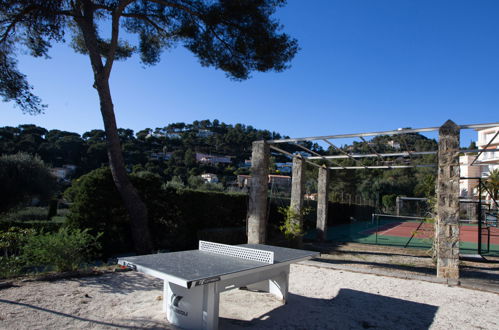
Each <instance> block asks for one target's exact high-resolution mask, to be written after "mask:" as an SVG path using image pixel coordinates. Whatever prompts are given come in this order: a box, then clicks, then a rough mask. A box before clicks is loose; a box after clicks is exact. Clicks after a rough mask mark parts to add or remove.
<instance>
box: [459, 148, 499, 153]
mask: <svg viewBox="0 0 499 330" xmlns="http://www.w3.org/2000/svg"><path fill="white" fill-rule="evenodd" d="M480 151H481V152H494V151H499V149H497V148H496V149H465V150H459V152H463V153H466V152H480Z"/></svg>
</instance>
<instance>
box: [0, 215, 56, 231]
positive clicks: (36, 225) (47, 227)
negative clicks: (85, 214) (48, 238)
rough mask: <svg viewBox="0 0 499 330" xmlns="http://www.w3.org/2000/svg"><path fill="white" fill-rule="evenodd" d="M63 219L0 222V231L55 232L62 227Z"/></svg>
mask: <svg viewBox="0 0 499 330" xmlns="http://www.w3.org/2000/svg"><path fill="white" fill-rule="evenodd" d="M64 222H65V219H62V218H59V219H56V217H54V219H52V221H46V220H44V221H0V231H6V230H8V229H9V228H11V227H18V228H22V229H33V230H35V231H36V232H40V231H43V232H56V231H58V230H59V228H61V227H63V226H64Z"/></svg>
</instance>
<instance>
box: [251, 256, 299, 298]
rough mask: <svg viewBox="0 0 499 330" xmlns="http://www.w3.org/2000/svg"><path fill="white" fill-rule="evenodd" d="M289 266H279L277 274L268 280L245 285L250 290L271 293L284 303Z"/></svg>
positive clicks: (286, 293) (286, 295) (286, 294)
mask: <svg viewBox="0 0 499 330" xmlns="http://www.w3.org/2000/svg"><path fill="white" fill-rule="evenodd" d="M289 269H290V267H289V265H284V266H281V267H280V268H279V270H278V273H277V274H274V276H272V277H270V278H269V279H268V280H264V281H260V282H256V283H252V284H249V285H246V287H247V288H248V289H250V290H257V291H264V292H269V293H272V294H273V295H274V296H276V297H277V298H278V299H280V300H282V302H283V303H286V299H287V298H288V283H289Z"/></svg>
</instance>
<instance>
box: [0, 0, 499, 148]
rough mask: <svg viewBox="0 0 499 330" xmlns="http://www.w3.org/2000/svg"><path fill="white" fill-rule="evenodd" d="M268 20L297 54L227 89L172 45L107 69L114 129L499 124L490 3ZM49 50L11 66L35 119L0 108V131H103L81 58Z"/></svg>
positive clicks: (321, 9) (392, 3) (463, 1)
mask: <svg viewBox="0 0 499 330" xmlns="http://www.w3.org/2000/svg"><path fill="white" fill-rule="evenodd" d="M276 16H277V17H278V18H279V19H280V21H281V23H282V24H283V25H284V31H285V32H287V33H288V34H290V35H292V36H293V37H295V38H297V39H298V41H299V44H300V47H301V50H300V52H299V53H298V54H297V56H296V57H295V59H294V60H293V62H292V63H291V65H292V67H291V68H290V69H289V70H287V71H285V72H282V73H255V74H253V77H252V79H250V80H247V81H244V82H234V81H231V80H229V79H227V78H226V77H225V74H224V73H223V72H221V71H217V70H215V69H213V68H203V67H201V66H200V65H199V63H198V61H197V59H196V58H194V57H193V56H192V55H191V54H190V53H189V52H188V51H186V50H185V49H183V48H182V47H180V46H179V47H177V48H176V49H173V50H170V51H167V52H165V53H164V54H163V56H162V61H161V63H160V64H159V65H156V66H153V67H147V68H144V67H143V66H142V65H141V64H140V63H139V61H138V59H137V58H133V59H131V60H128V61H125V62H118V63H116V64H115V66H114V69H113V73H112V77H111V88H112V92H113V98H114V103H115V107H116V116H117V122H118V125H119V126H120V127H126V128H131V129H133V130H135V131H138V130H140V129H143V128H146V127H150V128H155V127H163V126H166V125H167V124H168V123H172V122H186V123H189V122H192V121H193V120H202V119H211V120H213V119H219V120H220V121H223V122H226V123H230V124H235V123H238V122H239V123H243V124H247V125H252V126H254V127H256V128H261V129H269V130H271V131H276V132H280V133H281V134H284V135H289V136H292V137H302V136H317V135H330V134H342V133H357V132H366V131H381V130H392V129H397V128H399V127H414V128H418V127H429V126H439V125H441V124H442V123H444V122H445V121H446V120H447V119H452V120H454V121H455V122H456V123H458V124H472V123H488V122H498V121H499V115H498V114H499V111H498V105H499V81H498V80H499V19H498V18H499V1H496V0H452V1H444V0H316V1H305V0H290V1H289V3H288V5H287V6H286V7H284V8H281V9H279V10H278V12H277V15H276ZM50 55H51V57H52V59H50V60H45V59H33V58H30V57H28V56H22V57H21V58H20V65H19V66H20V68H21V70H22V71H23V72H24V73H26V74H27V75H28V78H29V81H30V82H31V84H32V85H34V87H35V93H36V94H37V95H39V96H40V97H41V98H42V99H43V101H44V103H46V104H48V105H49V107H48V109H47V110H46V112H45V114H42V115H38V116H30V115H24V114H22V113H21V112H20V111H19V110H18V109H17V108H15V107H14V106H13V105H12V104H11V103H0V111H1V117H0V118H1V120H0V126H7V125H8V126H17V125H19V124H25V123H34V124H37V125H40V126H43V127H46V128H49V129H53V128H57V129H62V130H68V131H75V132H79V133H83V132H85V131H88V130H90V129H93V128H102V127H103V125H102V119H101V116H100V112H99V102H98V99H97V94H96V92H95V90H94V89H93V88H92V87H91V86H92V74H91V69H90V65H89V61H88V59H87V58H86V57H85V56H83V55H79V54H75V53H74V52H73V50H72V49H70V48H69V47H68V46H67V45H55V46H54V47H53V49H52V51H51V53H50ZM475 134H476V133H474V132H465V133H463V135H462V144H465V145H467V144H468V143H469V141H470V140H472V139H475V136H476V135H475Z"/></svg>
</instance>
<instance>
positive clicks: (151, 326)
mask: <svg viewBox="0 0 499 330" xmlns="http://www.w3.org/2000/svg"><path fill="white" fill-rule="evenodd" d="M2 304H10V305H16V306H19V307H21V308H29V309H31V310H35V311H40V312H46V313H50V314H54V315H56V316H60V317H67V318H72V319H75V320H78V321H82V322H90V323H92V324H93V325H100V326H106V327H112V328H118V329H165V325H164V324H161V323H157V324H152V321H148V326H147V327H141V326H137V325H133V323H131V324H130V325H123V324H117V323H111V322H104V321H99V320H92V319H88V318H84V317H80V316H76V315H71V314H67V313H62V312H58V311H55V310H52V309H48V308H43V307H39V306H35V305H31V304H26V303H21V302H16V301H11V300H5V299H0V306H1V305H2ZM129 321H130V322H134V321H135V322H136V321H141V320H129Z"/></svg>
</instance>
